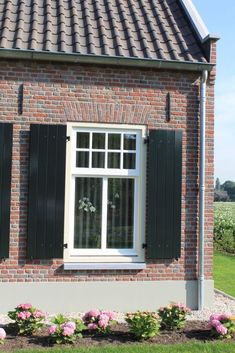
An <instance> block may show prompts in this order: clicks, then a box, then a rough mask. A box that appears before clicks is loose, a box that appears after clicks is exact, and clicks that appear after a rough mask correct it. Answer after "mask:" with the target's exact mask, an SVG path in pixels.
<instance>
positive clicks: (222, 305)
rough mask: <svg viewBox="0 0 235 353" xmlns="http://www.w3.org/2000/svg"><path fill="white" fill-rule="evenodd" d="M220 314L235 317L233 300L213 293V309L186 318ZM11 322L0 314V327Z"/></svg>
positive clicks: (120, 318) (77, 315) (121, 319)
mask: <svg viewBox="0 0 235 353" xmlns="http://www.w3.org/2000/svg"><path fill="white" fill-rule="evenodd" d="M215 313H216V314H217V313H219V314H222V313H231V314H232V315H235V299H232V298H231V297H230V298H229V297H226V296H225V295H223V294H220V293H217V292H215V296H214V305H213V308H210V309H209V308H208V309H204V310H202V311H198V310H195V311H192V314H191V315H189V316H188V318H187V319H188V320H202V321H204V320H205V321H207V320H208V319H209V317H210V315H211V314H215ZM55 315H56V314H50V315H49V316H48V317H47V320H46V323H47V324H49V323H50V319H51V318H52V317H54V316H55ZM64 315H65V316H67V317H73V318H81V317H82V316H83V313H80V312H77V313H75V312H74V313H64ZM124 316H125V314H123V313H118V314H117V321H118V322H119V323H123V322H124ZM9 322H11V320H10V319H9V318H8V317H7V316H6V315H2V314H0V327H1V325H6V324H8V323H9Z"/></svg>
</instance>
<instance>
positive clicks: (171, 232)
mask: <svg viewBox="0 0 235 353" xmlns="http://www.w3.org/2000/svg"><path fill="white" fill-rule="evenodd" d="M181 184H182V131H180V130H178V131H172V130H150V133H149V174H148V190H147V194H148V216H147V221H148V223H147V257H148V258H150V259H173V258H179V257H180V243H181Z"/></svg>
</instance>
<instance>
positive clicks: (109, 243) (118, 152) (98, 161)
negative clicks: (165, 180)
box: [65, 124, 145, 262]
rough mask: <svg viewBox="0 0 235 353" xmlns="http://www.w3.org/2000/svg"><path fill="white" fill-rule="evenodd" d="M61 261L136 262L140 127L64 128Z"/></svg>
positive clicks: (140, 231)
mask: <svg viewBox="0 0 235 353" xmlns="http://www.w3.org/2000/svg"><path fill="white" fill-rule="evenodd" d="M68 134H69V136H70V142H69V143H68V146H67V168H66V209H65V237H66V239H65V240H66V243H67V244H68V249H67V251H66V252H65V253H66V255H65V256H66V261H73V262H76V261H78V262H83V261H84V262H100V261H102V262H103V261H105V262H106V261H107V262H115V261H121V262H122V261H123V262H124V261H125V262H126V261H127V262H134V261H142V260H143V249H142V244H143V242H144V209H145V151H144V149H145V145H144V135H145V129H144V127H140V126H138V127H136V126H135V127H132V126H125V125H119V126H117V127H114V125H107V124H105V125H102V124H92V125H89V124H74V125H73V124H69V125H68Z"/></svg>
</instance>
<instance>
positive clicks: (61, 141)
mask: <svg viewBox="0 0 235 353" xmlns="http://www.w3.org/2000/svg"><path fill="white" fill-rule="evenodd" d="M65 153H66V126H63V125H37V124H35V125H31V127H30V171H29V215H28V242H27V254H28V257H29V258H32V259H51V258H62V257H63V236H64V191H65Z"/></svg>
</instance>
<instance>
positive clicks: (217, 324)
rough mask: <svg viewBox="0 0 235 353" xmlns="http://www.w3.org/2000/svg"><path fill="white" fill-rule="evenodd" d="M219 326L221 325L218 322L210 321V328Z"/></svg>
mask: <svg viewBox="0 0 235 353" xmlns="http://www.w3.org/2000/svg"><path fill="white" fill-rule="evenodd" d="M219 325H221V322H220V321H219V320H216V319H214V320H211V326H212V327H215V328H216V327H217V326H219Z"/></svg>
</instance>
